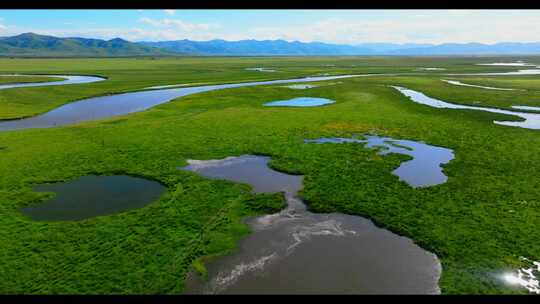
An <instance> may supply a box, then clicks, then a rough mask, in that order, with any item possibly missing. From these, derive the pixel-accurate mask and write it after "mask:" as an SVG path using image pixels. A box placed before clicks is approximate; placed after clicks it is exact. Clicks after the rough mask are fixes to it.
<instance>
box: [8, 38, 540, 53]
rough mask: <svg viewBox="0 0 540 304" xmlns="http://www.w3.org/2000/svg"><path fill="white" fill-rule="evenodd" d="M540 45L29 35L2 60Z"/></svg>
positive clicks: (528, 49) (529, 46)
mask: <svg viewBox="0 0 540 304" xmlns="http://www.w3.org/2000/svg"><path fill="white" fill-rule="evenodd" d="M535 54H540V43H510V42H503V43H497V44H491V45H488V44H481V43H444V44H439V45H434V44H417V43H405V44H397V43H359V44H355V45H346V44H331V43H323V42H299V41H293V42H288V41H285V40H240V41H226V40H221V39H216V40H210V41H193V40H187V39H184V40H174V41H159V42H130V41H127V40H123V39H120V38H115V39H111V40H101V39H88V38H76V37H75V38H59V37H53V36H45V35H38V34H34V33H25V34H20V35H17V36H13V37H3V38H0V56H20V57H22V56H28V57H30V56H42V57H48V56H50V57H58V56H66V57H74V56H78V57H114V56H179V55H197V56H198V55H203V56H280V55H289V56H345V55H394V56H430V55H535Z"/></svg>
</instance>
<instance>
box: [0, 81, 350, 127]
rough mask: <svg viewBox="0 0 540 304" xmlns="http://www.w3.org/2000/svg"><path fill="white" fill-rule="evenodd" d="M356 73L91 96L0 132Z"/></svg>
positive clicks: (2, 124) (3, 123)
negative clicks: (212, 93) (217, 92)
mask: <svg viewBox="0 0 540 304" xmlns="http://www.w3.org/2000/svg"><path fill="white" fill-rule="evenodd" d="M356 76H357V75H340V76H328V77H306V78H296V79H283V80H270V81H258V82H243V83H234V84H220V85H206V86H196V87H188V88H172V89H161V90H151V91H141V92H131V93H122V94H115V95H107V96H101V97H94V98H88V99H82V100H79V101H75V102H72V103H68V104H65V105H63V106H60V107H58V108H56V109H53V110H51V111H49V112H47V113H44V114H42V115H39V116H35V117H30V118H25V119H19V120H10V121H0V132H1V131H8V130H18V129H30V128H51V127H55V126H63V125H71V124H76V123H79V122H82V121H88V120H96V119H103V118H108V117H113V116H118V115H124V114H129V113H133V112H140V111H144V110H146V109H149V108H151V107H155V106H157V105H160V104H162V103H165V102H168V101H171V100H173V99H175V98H179V97H182V96H187V95H191V94H196V93H202V92H208V91H214V90H220V89H228V88H240V87H247V86H256V85H270V84H281V83H292V82H313V81H322V80H331V79H341V78H348V77H356Z"/></svg>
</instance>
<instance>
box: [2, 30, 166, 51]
mask: <svg viewBox="0 0 540 304" xmlns="http://www.w3.org/2000/svg"><path fill="white" fill-rule="evenodd" d="M171 54H172V53H171V52H168V51H166V50H161V49H158V48H154V47H149V46H145V45H141V44H138V43H133V42H129V41H126V40H124V39H120V38H115V39H111V40H101V39H87V38H59V37H53V36H45V35H38V34H34V33H24V34H20V35H17V36H12V37H2V38H0V56H17V57H83V56H87V57H106V56H108V57H112V56H121V57H126V56H163V55H171Z"/></svg>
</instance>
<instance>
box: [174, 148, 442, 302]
mask: <svg viewBox="0 0 540 304" xmlns="http://www.w3.org/2000/svg"><path fill="white" fill-rule="evenodd" d="M269 160H270V159H269V158H268V157H263V156H254V155H242V156H239V157H227V158H225V159H219V160H207V161H203V160H189V161H188V163H189V165H188V166H186V167H182V168H181V169H184V170H189V171H193V172H196V173H198V174H200V175H202V176H205V177H209V178H215V179H225V180H230V181H233V182H240V183H246V184H249V185H251V186H252V192H254V193H262V192H269V193H271V192H283V193H284V196H285V199H286V202H287V207H286V208H285V209H284V210H282V211H281V212H279V213H276V214H271V215H264V216H259V217H251V218H248V219H246V223H247V224H248V225H249V226H250V227H251V229H252V230H253V232H252V233H251V234H249V235H248V236H246V237H245V238H243V239H242V240H241V241H240V242H239V245H238V249H237V250H235V251H234V253H232V254H229V255H226V256H222V257H218V258H216V259H214V260H212V261H210V262H208V263H206V267H207V270H208V280H207V281H203V280H202V279H201V278H200V277H199V276H198V275H197V274H195V273H194V272H191V273H190V274H189V276H188V279H187V282H186V288H185V292H186V293H188V294H197V293H223V294H261V293H262V294H410V293H413V294H436V293H439V292H440V291H439V288H438V284H437V283H438V279H439V276H440V272H441V267H440V263H439V261H438V259H437V257H436V256H435V255H434V254H432V253H430V252H427V251H425V250H423V249H422V248H420V247H418V246H417V245H416V244H414V243H413V242H412V241H411V240H410V239H408V238H405V237H401V236H399V235H396V234H394V233H392V232H390V231H388V230H386V229H382V228H379V227H377V226H375V225H374V224H373V223H372V222H371V221H370V220H368V219H365V218H362V217H359V216H352V215H346V214H340V213H329V214H315V213H311V212H309V211H307V210H306V206H305V205H304V203H303V202H302V200H300V199H299V198H298V197H297V193H298V191H299V190H300V189H301V188H302V176H295V175H289V174H285V173H281V172H278V171H274V170H272V169H270V168H269V167H268V166H267V164H268V161H269Z"/></svg>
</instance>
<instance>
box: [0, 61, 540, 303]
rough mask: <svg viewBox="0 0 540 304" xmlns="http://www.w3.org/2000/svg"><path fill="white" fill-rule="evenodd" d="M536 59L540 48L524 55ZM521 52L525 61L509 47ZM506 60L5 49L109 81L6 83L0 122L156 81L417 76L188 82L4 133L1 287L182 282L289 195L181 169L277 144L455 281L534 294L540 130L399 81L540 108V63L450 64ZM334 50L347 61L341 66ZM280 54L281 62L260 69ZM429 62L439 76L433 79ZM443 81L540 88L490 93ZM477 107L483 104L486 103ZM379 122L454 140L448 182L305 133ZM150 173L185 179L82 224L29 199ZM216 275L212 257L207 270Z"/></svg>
mask: <svg viewBox="0 0 540 304" xmlns="http://www.w3.org/2000/svg"><path fill="white" fill-rule="evenodd" d="M519 59H523V60H528V61H530V62H533V63H538V62H540V58H534V57H533V58H523V57H520V58H519ZM504 60H505V61H511V60H512V59H511V58H510V59H509V58H505V59H504ZM497 61H501V59H497V58H395V57H338V58H331V57H326V58H324V57H320V58H318V57H315V58H289V57H286V58H178V59H155V60H153V59H85V60H68V59H24V60H23V59H13V60H9V59H0V73H51V74H54V73H59V74H62V73H69V74H88V75H100V76H104V77H107V78H108V80H106V81H103V82H97V83H92V84H81V85H69V86H65V87H64V86H58V87H44V88H20V89H8V90H0V118H2V119H8V118H15V117H21V116H28V115H35V114H38V113H42V112H44V111H47V110H50V109H52V108H55V107H57V106H58V105H61V104H64V103H67V102H69V101H72V100H77V99H81V98H84V97H89V96H96V95H103V94H110V93H114V92H124V91H132V90H139V89H142V88H144V87H148V86H153V85H166V84H176V83H195V82H239V81H247V80H256V79H257V80H259V79H260V80H262V79H281V78H292V77H297V76H309V75H315V74H321V73H330V74H343V73H409V75H402V76H392V77H390V76H376V77H359V78H351V79H340V80H339V82H340V83H339V84H336V82H337V81H328V82H332V83H335V84H333V85H327V86H321V87H317V88H313V89H309V90H291V89H288V88H284V87H282V86H281V85H273V86H261V87H246V88H237V89H227V90H220V91H213V92H207V93H201V94H195V95H191V96H186V97H184V98H181V99H178V100H175V101H171V102H169V103H166V104H163V105H160V106H158V107H155V108H152V109H150V110H147V111H144V112H140V113H134V114H130V115H125V116H121V117H116V118H112V119H107V120H103V121H96V122H87V123H82V124H80V125H76V126H70V127H61V128H51V129H34V130H23V131H16V132H4V133H0V228H1V229H0V243H1V244H2V246H0V260H1V261H2V263H1V264H0V277H2V278H9V279H7V280H0V293H3V294H6V293H7V294H16V293H37V294H43V293H82V294H87V293H100V294H101V293H107V294H108V293H126V294H132V293H133V294H140V293H149V294H157V293H181V292H182V290H183V286H184V279H185V276H186V274H187V271H188V270H189V267H190V265H192V264H195V266H196V267H197V268H198V269H201V268H202V267H201V263H200V259H201V257H204V256H214V255H219V254H223V253H225V252H228V251H231V250H234V248H235V242H236V241H237V240H238V239H239V238H240V237H241V236H242V235H245V234H246V233H248V232H249V231H248V229H247V227H246V226H245V225H243V224H242V223H241V221H240V219H241V218H242V217H243V216H246V215H250V214H259V213H263V212H264V213H271V212H273V211H275V210H277V209H279V208H280V207H281V206H282V204H283V201H282V199H281V197H280V196H279V195H252V194H250V193H249V187H248V186H246V185H239V184H234V183H230V182H225V181H217V180H209V179H205V178H203V177H200V176H197V175H196V174H194V173H191V172H185V171H181V170H177V169H176V168H177V167H178V166H182V165H186V160H187V159H217V158H223V157H226V156H232V155H241V154H248V153H249V154H254V153H258V154H266V155H271V156H272V159H273V161H272V166H273V167H275V168H277V169H279V170H282V171H286V172H293V173H299V174H304V175H305V179H304V190H303V191H302V197H303V198H304V199H305V200H306V202H307V203H308V205H309V207H310V208H311V210H313V211H316V212H331V211H339V212H344V213H348V214H356V215H361V216H365V217H367V218H369V219H372V220H373V221H374V222H375V223H376V224H377V225H379V226H382V227H386V228H388V229H389V230H391V231H393V232H395V233H397V234H400V235H403V236H407V237H410V238H411V239H413V240H414V241H415V242H416V243H417V244H419V245H420V246H421V247H423V248H425V249H428V250H430V251H432V252H434V253H436V254H437V255H438V257H439V258H440V260H441V263H442V265H443V272H442V277H441V279H440V286H441V290H442V292H443V293H447V294H469V293H473V294H500V293H525V292H526V291H525V290H523V289H518V288H515V287H512V286H508V285H505V284H504V282H503V281H502V280H501V279H500V276H501V275H502V274H504V273H505V272H507V271H509V270H511V269H515V268H516V267H518V266H519V265H521V261H520V260H519V257H520V256H524V257H527V258H530V259H532V260H536V261H538V260H540V244H539V243H538V241H537V240H538V239H539V237H540V232H539V231H538V229H537V227H539V225H540V216H539V212H540V210H539V206H540V201H539V199H538V198H539V197H540V177H539V176H538V174H537V172H540V153H538V147H540V133H539V131H535V130H527V129H520V128H514V127H506V126H500V125H496V124H493V123H492V121H493V120H503V119H504V120H510V119H512V118H511V117H509V116H505V115H498V114H492V113H486V112H480V111H464V110H449V109H435V108H430V107H426V106H422V105H418V104H415V103H413V102H411V101H409V100H408V99H407V98H405V97H403V96H402V95H401V94H400V93H399V92H397V91H396V90H394V89H392V88H389V87H388V85H389V84H392V85H400V86H406V87H408V88H411V89H415V90H419V91H421V92H424V93H426V94H427V95H429V96H431V97H435V98H440V99H443V100H445V101H449V102H454V103H463V104H475V103H474V102H477V101H480V102H481V104H480V105H484V106H487V105H490V106H496V107H502V108H507V107H509V106H511V105H517V104H519V105H538V104H539V103H540V99H539V98H540V80H538V79H540V78H538V76H504V77H485V76H482V77H478V76H474V77H471V76H467V77H465V76H463V77H456V76H453V77H451V78H449V77H447V76H441V75H439V74H438V73H434V72H424V73H419V72H415V71H414V69H416V68H417V67H443V68H447V70H446V71H444V72H480V71H493V72H495V71H508V70H515V68H508V67H485V66H475V65H474V63H481V62H497ZM327 64H335V66H334V67H327V66H325V65H327ZM247 67H271V68H275V69H276V70H277V72H275V73H261V72H253V71H246V70H245V68H247ZM422 74H423V75H422ZM440 79H459V80H461V81H463V82H465V83H471V84H473V83H474V84H481V85H491V86H500V87H516V88H523V89H526V91H489V90H484V89H478V88H467V87H460V86H452V85H449V84H447V83H444V82H442V81H440ZM300 96H311V97H322V98H329V99H333V100H335V101H336V103H335V104H332V105H329V106H324V107H315V108H269V107H264V106H262V104H263V103H265V102H268V101H272V100H278V99H280V100H281V99H287V98H292V97H300ZM475 105H478V104H475ZM358 133H371V134H379V135H384V136H390V137H393V138H399V139H410V140H416V141H425V142H426V143H428V144H430V145H437V146H443V147H447V148H450V149H453V150H454V153H455V159H454V160H452V161H451V162H450V163H449V164H448V165H446V166H445V168H444V173H445V174H446V175H447V176H448V177H449V178H448V182H447V183H445V184H441V185H438V186H434V187H429V188H421V189H413V188H410V187H409V186H408V185H407V184H405V183H404V182H401V181H399V180H398V178H397V177H396V176H394V175H392V174H391V172H392V171H393V170H394V169H395V168H396V167H398V166H399V163H400V161H403V160H406V159H407V157H406V156H403V155H395V154H391V155H387V156H379V155H377V154H376V151H373V150H367V149H364V148H363V147H362V146H361V145H355V144H348V145H306V144H304V143H303V139H305V138H316V137H319V136H340V137H344V136H350V135H352V134H358ZM117 173H125V174H133V175H138V176H145V177H148V178H151V179H155V180H158V181H160V182H161V183H162V184H163V185H165V186H166V187H167V189H168V191H167V193H166V194H164V195H163V196H162V197H161V198H160V199H159V200H158V201H155V202H152V203H151V204H149V205H147V206H146V207H144V208H141V209H134V210H131V211H128V212H123V213H119V214H115V215H110V216H101V217H97V218H93V219H88V220H84V221H77V222H38V221H32V220H30V219H28V218H26V217H25V216H24V215H23V214H22V213H21V212H20V211H19V209H20V208H21V207H23V206H27V205H29V204H35V203H39V202H40V201H43V200H44V199H46V198H47V197H48V195H47V194H43V193H36V192H33V191H32V190H31V188H30V186H29V185H30V184H32V183H39V182H44V181H62V180H70V179H75V178H77V177H79V176H82V175H86V174H117ZM201 271H203V270H201Z"/></svg>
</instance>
